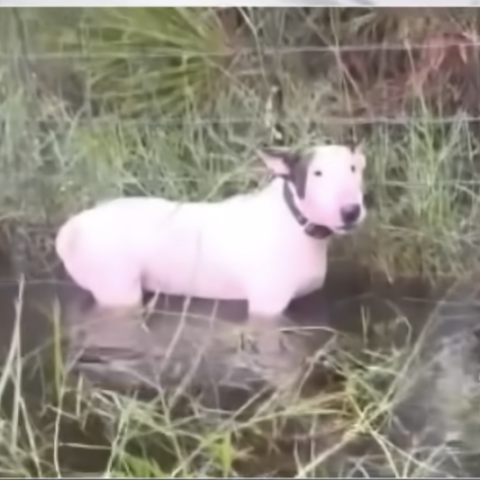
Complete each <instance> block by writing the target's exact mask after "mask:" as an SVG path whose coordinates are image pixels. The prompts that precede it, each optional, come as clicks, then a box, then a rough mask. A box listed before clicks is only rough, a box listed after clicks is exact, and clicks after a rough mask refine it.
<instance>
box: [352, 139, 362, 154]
mask: <svg viewBox="0 0 480 480" xmlns="http://www.w3.org/2000/svg"><path fill="white" fill-rule="evenodd" d="M363 146H364V141H363V140H358V139H353V140H352V141H351V143H350V149H351V151H352V153H353V154H354V155H363Z"/></svg>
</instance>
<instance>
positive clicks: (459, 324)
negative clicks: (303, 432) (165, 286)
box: [0, 267, 480, 476]
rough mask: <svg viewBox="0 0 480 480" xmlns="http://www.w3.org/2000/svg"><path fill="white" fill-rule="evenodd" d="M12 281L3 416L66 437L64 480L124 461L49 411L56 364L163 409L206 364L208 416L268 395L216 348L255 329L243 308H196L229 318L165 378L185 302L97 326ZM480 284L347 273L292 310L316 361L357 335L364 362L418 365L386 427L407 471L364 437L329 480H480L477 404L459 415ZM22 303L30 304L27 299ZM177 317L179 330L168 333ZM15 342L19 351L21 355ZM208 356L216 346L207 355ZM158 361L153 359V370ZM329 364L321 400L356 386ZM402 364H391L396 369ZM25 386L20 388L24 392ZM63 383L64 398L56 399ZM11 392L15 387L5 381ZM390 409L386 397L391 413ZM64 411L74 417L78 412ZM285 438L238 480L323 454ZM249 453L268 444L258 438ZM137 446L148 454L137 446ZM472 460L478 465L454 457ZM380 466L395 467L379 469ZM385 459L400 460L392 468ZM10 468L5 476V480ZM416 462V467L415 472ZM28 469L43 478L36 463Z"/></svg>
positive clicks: (7, 289)
mask: <svg viewBox="0 0 480 480" xmlns="http://www.w3.org/2000/svg"><path fill="white" fill-rule="evenodd" d="M4 278H5V280H3V281H1V283H0V311H1V312H2V321H1V322H0V355H1V357H2V361H3V362H4V363H5V364H7V366H8V367H7V368H8V369H9V370H10V371H11V372H14V371H17V368H18V371H17V373H16V374H15V375H13V374H11V377H12V378H11V379H10V381H9V382H8V386H7V387H4V388H2V389H1V391H2V392H3V394H2V402H3V406H4V411H5V412H6V415H7V416H10V417H12V416H13V417H15V418H17V419H18V418H19V416H20V417H21V416H22V415H23V416H27V415H28V418H29V419H30V420H29V422H30V421H31V422H32V425H35V429H37V430H38V435H39V436H44V437H45V438H47V437H48V438H51V439H53V438H55V439H56V441H55V443H56V447H55V448H53V447H52V446H50V447H49V448H45V449H44V453H43V455H44V456H45V458H44V461H45V462H46V463H45V464H47V463H49V464H50V463H52V464H56V470H57V471H58V470H59V469H60V470H61V472H62V473H63V474H64V475H67V474H73V473H95V472H101V471H103V470H104V469H105V468H106V467H107V464H108V459H109V458H110V454H111V435H110V434H109V433H108V432H106V431H105V422H104V421H102V420H101V419H99V418H97V417H98V416H95V415H91V414H89V415H87V416H85V415H81V418H80V417H77V418H73V417H72V415H73V414H71V415H70V418H63V419H62V420H61V421H54V419H57V420H58V418H59V417H58V415H56V414H55V412H54V410H52V409H49V408H46V405H47V404H49V403H52V402H53V400H52V398H53V397H55V395H57V394H58V378H59V371H58V368H59V363H58V362H56V363H55V362H54V361H53V360H52V359H57V360H58V359H59V358H60V357H61V358H62V361H63V363H65V364H66V365H67V367H69V368H70V367H71V368H72V373H71V375H69V376H70V377H71V378H72V383H74V382H75V381H77V380H78V378H79V373H80V376H81V378H84V379H86V382H87V384H88V385H91V386H92V388H93V386H95V385H96V386H103V387H105V388H107V387H108V388H112V389H116V390H121V391H123V392H128V395H130V396H131V395H133V393H132V392H133V391H134V390H139V391H141V392H142V393H144V394H145V395H149V397H148V398H151V396H152V394H153V393H152V392H153V391H154V390H155V388H157V391H158V384H159V383H160V385H161V386H160V390H166V389H168V388H173V387H174V384H175V382H177V383H179V381H180V380H183V379H184V378H185V376H186V373H185V372H186V371H187V370H188V372H190V371H191V367H192V365H191V364H189V365H187V366H185V365H186V363H188V362H187V360H186V359H191V357H196V358H198V359H199V360H198V362H197V363H196V364H195V367H196V370H195V374H194V375H193V376H192V378H191V384H192V385H193V387H194V389H193V391H195V392H196V393H197V394H198V396H199V398H202V399H203V400H202V401H203V403H204V404H205V405H207V407H206V408H210V409H212V408H215V409H217V410H218V409H221V410H223V411H230V412H232V411H236V410H238V409H239V408H241V406H242V404H244V403H245V402H247V401H248V399H249V398H250V397H252V395H254V394H256V393H258V391H259V390H260V389H261V388H263V387H262V379H261V378H260V377H259V376H258V375H256V374H254V373H252V370H251V368H250V367H248V366H245V365H243V364H242V366H241V367H235V368H233V369H232V368H228V365H227V364H228V363H229V362H230V360H231V359H232V358H233V357H232V354H231V351H227V350H225V349H224V350H222V349H220V348H219V343H220V342H219V341H217V340H214V341H213V343H212V338H214V339H215V338H216V337H215V335H216V334H218V332H219V331H220V330H222V328H224V327H223V326H222V327H221V326H220V325H229V327H228V328H231V325H235V324H241V323H242V320H243V318H244V317H245V313H246V306H245V305H244V304H243V303H242V302H222V303H220V304H219V303H215V304H214V302H206V301H200V300H195V301H193V303H190V304H189V306H188V315H187V317H189V318H190V317H194V316H195V315H201V316H202V317H205V315H207V316H208V317H210V320H211V317H212V316H213V317H216V318H217V320H214V321H213V322H210V323H209V324H208V325H209V327H208V328H210V330H209V329H208V328H206V326H205V323H201V324H196V323H195V321H193V322H192V323H188V321H190V320H188V321H187V328H186V330H185V331H187V332H188V331H189V332H190V333H188V334H183V333H182V335H183V337H184V338H183V337H182V339H181V340H180V341H179V343H178V344H176V351H177V353H175V352H169V360H170V359H172V358H173V360H172V361H171V362H170V364H171V365H170V367H168V368H166V369H164V370H162V371H161V372H160V373H159V372H158V371H153V370H152V364H156V363H158V358H160V357H161V358H162V359H164V358H165V357H166V354H165V350H166V348H167V347H166V343H169V344H171V339H172V338H173V337H175V336H176V333H175V332H177V329H173V328H171V327H170V326H168V325H172V324H173V323H175V322H176V323H178V318H179V312H181V311H182V309H183V308H184V305H183V300H182V299H172V298H170V299H165V298H161V299H160V300H159V302H160V303H161V307H162V311H163V313H161V314H154V315H153V320H152V321H151V322H150V320H149V324H148V326H147V328H145V325H141V324H140V323H139V322H135V321H133V320H132V318H127V319H125V318H123V319H118V318H115V319H114V320H112V319H110V320H102V321H101V322H100V323H99V322H97V323H91V319H89V318H87V317H88V315H86V314H84V312H85V311H87V310H88V308H89V307H88V298H87V297H85V295H84V294H83V293H81V292H79V290H78V289H77V288H76V287H73V286H71V285H68V284H65V283H59V282H54V281H47V280H43V281H29V282H26V283H25V284H22V285H19V284H17V283H15V282H12V281H8V279H7V278H8V272H5V274H4ZM477 280H478V283H477ZM477 284H478V285H480V276H479V277H478V278H477V277H476V276H472V277H470V278H468V279H465V281H464V283H463V284H461V285H457V286H456V287H455V288H454V289H453V290H448V289H447V285H445V286H442V287H439V288H437V289H435V290H432V289H430V288H428V287H427V286H426V285H425V284H424V283H422V282H419V281H409V282H407V281H405V282H402V283H398V284H396V285H387V284H385V283H383V282H373V283H372V282H371V281H370V279H369V278H368V277H367V276H365V275H364V274H362V273H358V274H355V275H353V274H352V273H351V270H349V269H348V268H345V267H344V268H340V267H338V268H332V270H331V273H330V274H329V279H328V282H327V286H326V288H325V289H324V290H323V291H322V292H315V293H314V294H311V295H309V296H308V297H305V298H302V299H298V300H296V301H295V302H293V303H292V305H291V306H290V308H289V310H288V312H287V317H288V318H289V320H290V322H291V323H292V324H295V325H296V326H301V327H303V328H305V327H309V328H310V329H312V327H314V328H315V333H311V335H310V334H309V336H308V337H307V340H306V341H305V342H306V343H305V345H306V347H305V348H306V349H310V350H309V352H310V353H311V352H313V351H318V350H319V349H320V350H321V349H322V348H323V347H324V346H325V345H327V344H328V345H330V344H331V342H332V338H333V337H334V336H335V332H343V333H346V334H348V335H347V336H344V335H342V338H348V339H350V340H352V339H353V340H354V342H353V343H352V345H353V344H355V345H356V347H354V348H357V349H358V351H359V353H360V354H362V352H361V350H362V349H364V350H365V349H367V348H368V350H369V351H371V352H375V351H381V350H382V351H383V352H384V355H385V352H390V353H387V356H388V355H390V357H392V358H393V357H394V356H395V355H397V354H398V352H401V351H404V350H408V355H407V356H405V357H402V358H405V359H406V360H405V362H404V364H403V365H397V367H395V368H398V369H399V370H398V372H394V373H398V374H396V375H393V376H394V377H395V376H396V377H397V378H396V380H397V381H398V385H397V386H396V388H395V392H396V394H395V401H394V400H391V404H392V407H391V410H392V412H393V413H392V414H391V415H390V416H389V419H388V420H385V419H383V420H382V425H381V426H379V428H381V429H382V430H383V431H384V432H386V433H385V435H386V436H387V437H388V438H389V439H390V441H391V442H392V443H391V448H392V451H393V450H395V449H396V451H399V449H400V448H401V449H402V452H407V453H405V454H404V456H403V463H402V459H401V457H402V455H400V454H399V455H397V456H396V457H395V458H397V457H398V458H399V459H400V460H398V462H400V463H401V465H400V464H398V465H397V464H395V462H394V461H393V460H392V459H393V457H394V455H392V456H390V457H389V455H386V453H385V451H382V448H383V449H384V447H382V448H379V443H378V442H377V443H376V444H375V442H373V443H372V441H371V439H369V440H367V439H364V440H362V438H361V437H362V436H361V435H360V440H359V439H358V438H357V439H356V440H355V441H352V442H348V445H345V448H338V449H336V451H335V452H333V453H332V454H331V455H329V458H328V462H327V461H325V462H324V463H325V468H326V469H327V470H326V473H328V474H329V475H331V476H343V475H350V476H351V475H355V476H366V475H367V474H368V475H371V476H374V475H378V476H401V475H404V476H442V475H448V473H451V474H455V475H460V474H461V473H467V474H471V475H475V474H480V465H478V464H477V465H476V464H475V462H473V461H471V457H473V456H475V455H476V448H477V447H476V445H478V448H479V449H480V441H478V440H479V437H478V432H477V430H478V428H477V427H476V424H475V420H474V418H476V416H475V414H474V412H473V413H472V409H473V410H475V403H474V401H473V400H472V401H470V400H469V402H467V403H468V405H467V407H468V408H467V407H465V408H463V406H462V408H461V409H460V408H459V406H460V405H463V404H464V401H465V400H466V399H467V400H468V399H471V398H474V396H475V395H474V394H475V393H476V383H477V382H476V380H477V378H478V373H477V371H478V370H479V369H478V368H477V358H476V348H477V345H476V342H477V339H476V336H475V331H476V323H478V318H479V317H478V315H477V312H476V294H477V292H476V288H475V287H476V285H477ZM447 290H448V291H447ZM19 292H21V295H19ZM445 295H447V297H445ZM19 298H21V301H18V299H19ZM441 299H444V300H443V302H440V300H441ZM57 300H61V304H62V305H63V307H64V309H63V310H57V312H60V311H61V312H62V313H61V314H60V315H59V316H58V319H59V320H60V322H59V323H57V322H55V321H52V318H53V316H54V315H53V314H52V312H53V311H54V310H52V308H53V307H52V305H54V304H56V303H55V302H56V301H57ZM65 306H66V308H65ZM157 307H158V303H157ZM19 312H20V313H21V314H20V313H19ZM82 312H83V313H82ZM212 312H214V313H212ZM155 315H157V316H155ZM169 316H170V317H172V318H173V320H174V322H171V321H170V322H169V321H168V318H167V317H169ZM218 318H220V319H221V320H218ZM15 319H17V321H16V320H15ZM19 319H20V320H19ZM97 320H98V319H97ZM170 320H171V319H170ZM16 327H18V329H17V328H16ZM77 327H78V328H77ZM427 327H428V328H427ZM225 328H227V327H225ZM59 332H63V333H62V335H63V336H64V337H65V336H67V337H68V339H67V341H66V342H60V343H58V342H53V341H52V340H53V338H54V337H55V336H57V337H58V334H59ZM72 332H75V333H74V334H72ZM319 332H320V333H319ZM12 339H13V340H12ZM16 339H19V342H16ZM167 340H168V342H167ZM177 340H178V339H177ZM203 340H205V342H203ZM12 342H13V343H12ZM209 342H210V343H209ZM12 344H13V345H14V346H15V347H16V349H12ZM199 344H202V346H203V350H201V352H200V350H199V349H198V345H199ZM52 345H54V346H52ZM59 345H60V346H61V348H59ZM352 348H353V347H352ZM415 348H417V350H415ZM14 350H15V351H14ZM333 351H334V349H333ZM158 352H160V353H158ZM199 352H200V353H199ZM412 352H415V353H416V355H413V354H412ZM147 353H148V355H147ZM149 355H151V357H152V358H147V357H148V356H149ZM158 355H160V357H159V356H158ZM325 356H326V357H328V358H327V360H328V361H327V360H325V358H323V359H322V360H321V361H319V362H317V368H316V369H315V374H313V375H312V376H311V377H310V378H309V380H308V381H307V382H306V383H305V385H304V386H305V389H304V395H305V396H306V397H307V398H316V397H318V396H320V395H322V391H323V390H324V389H328V388H331V385H332V384H333V383H335V382H344V383H345V378H343V377H345V376H347V377H348V376H349V375H350V373H348V372H345V371H344V372H343V373H339V372H338V370H335V372H334V373H335V375H330V374H331V373H332V372H331V370H332V369H331V364H330V363H329V361H330V360H331V358H330V357H332V358H334V359H335V358H336V357H335V353H331V354H330V353H329V354H328V355H327V354H325ZM200 357H201V358H200ZM342 358H346V357H342ZM372 358H374V355H373V353H371V354H370V355H369V359H370V360H369V361H370V364H369V365H367V367H365V365H364V366H363V368H364V369H365V368H367V370H368V369H370V370H372V371H373V370H375V368H377V369H381V368H386V367H385V366H380V365H379V364H378V363H377V364H376V363H375V360H372ZM399 358H400V357H399ZM20 360H21V361H20ZM387 363H388V362H387ZM383 365H385V363H384V364H383ZM392 365H393V363H390V368H392ZM20 368H21V369H22V373H21V375H20V373H19V371H20V370H19V369H20ZM182 368H183V370H182ZM351 372H353V370H352V371H351ZM390 373H391V372H390ZM342 375H343V377H342ZM351 375H353V373H351ZM368 375H370V376H368ZM368 375H366V376H365V375H364V376H363V377H362V378H364V379H367V380H366V383H367V384H368V382H369V380H368V379H369V378H371V379H372V381H373V379H374V376H372V375H371V374H370V373H368ZM380 376H381V375H380ZM390 376H392V375H390ZM20 377H21V384H20V385H19V384H18V382H17V381H16V380H18V378H20ZM340 377H342V378H340ZM377 377H378V375H377V376H375V379H376V378H377ZM348 381H350V383H351V379H348V378H347V383H348ZM375 381H376V380H375ZM56 382H57V390H55V388H53V387H52V385H54V384H56ZM0 383H1V384H2V385H3V380H0ZM367 386H368V385H367ZM213 387H215V388H213ZM362 388H363V387H362ZM55 391H56V392H57V393H55ZM20 398H22V399H23V400H24V401H25V412H28V414H27V413H25V412H24V413H23V414H22V415H20V414H19V407H18V405H19V399H20ZM66 398H67V397H66ZM146 398H147V397H146ZM475 398H476V397H475ZM381 401H382V399H381V398H380V397H379V400H378V402H381ZM67 404H68V405H69V408H71V409H72V411H74V410H75V409H76V408H77V406H76V404H75V395H73V396H70V397H69V399H68V400H65V405H67ZM65 405H63V408H65V409H66V408H67V407H66V406H65ZM22 408H23V407H22ZM469 409H470V410H469ZM219 415H220V414H219ZM20 423H21V422H20ZM25 423H26V422H25ZM479 424H480V423H479ZM29 428H30V427H29ZM107 430H108V429H107ZM287 430H288V429H287ZM287 430H286V431H287ZM110 433H111V432H110ZM277 437H278V435H277ZM277 437H276V440H275V442H276V444H277V452H276V453H275V454H272V453H271V451H269V452H268V453H267V451H266V450H265V446H264V445H263V446H262V445H261V442H260V444H259V445H258V448H256V447H255V448H254V457H255V458H256V460H255V461H254V460H249V461H248V462H242V461H241V460H240V461H239V462H238V465H237V467H236V468H237V471H238V472H240V474H243V475H254V474H258V473H259V472H261V473H262V474H266V472H267V471H275V473H276V474H277V475H287V476H288V475H292V474H293V473H294V472H295V471H296V466H295V462H296V461H297V460H298V459H297V460H295V459H296V458H297V457H298V451H297V447H298V446H299V444H300V443H302V442H303V446H304V447H305V448H307V447H306V445H307V444H308V448H310V450H311V449H312V442H313V440H312V439H307V440H302V442H299V441H298V436H297V437H295V436H291V437H290V436H288V435H287V434H285V436H283V437H282V436H281V435H280V438H278V439H277ZM248 441H249V442H250V443H251V444H252V445H256V440H254V439H250V440H248ZM313 443H315V444H316V447H315V452H314V455H313V456H312V455H311V456H310V460H311V459H312V458H317V457H319V456H321V451H322V446H321V442H320V441H319V440H318V439H316V440H315V442H313ZM327 443H328V442H327ZM382 445H383V446H384V445H385V444H384V443H383V444H382ZM132 448H133V449H134V450H135V447H132ZM252 448H253V447H252ZM308 448H307V449H308ZM325 448H327V447H325ZM389 448H390V447H389ZM459 448H460V449H461V450H462V451H464V452H467V453H469V456H465V455H460V454H457V453H455V455H452V452H454V451H455V452H456V451H457V450H458V449H459ZM413 449H414V450H415V452H416V453H415V455H413V453H412V452H413ZM408 452H409V453H408ZM310 453H311V452H310ZM417 453H418V455H417ZM149 455H150V454H149ZM152 455H153V454H152ZM405 455H410V456H411V459H409V461H407V460H406V459H405ZM154 456H155V458H156V459H157V460H159V461H160V462H164V463H165V462H167V463H168V462H171V461H174V460H172V459H171V458H170V457H171V455H170V454H168V455H167V453H165V452H162V454H161V455H160V457H161V458H158V456H159V454H158V449H157V453H156V454H155V455H154ZM0 457H1V454H0ZM380 457H382V459H383V460H379V458H380ZM385 457H389V459H387V460H385ZM414 457H415V458H414ZM167 458H168V459H169V460H168V461H167ZM359 459H362V461H361V462H360V461H359ZM459 459H461V461H460V460H459ZM306 462H307V463H308V460H307V461H306ZM422 462H423V463H422ZM2 463H3V462H0V469H2V470H3V467H2ZM27 463H32V461H31V460H30V461H29V462H27ZM311 463H312V469H311V471H310V472H309V473H310V474H311V475H313V474H317V475H319V474H320V470H318V469H315V468H314V466H313V463H314V462H311ZM408 463H410V464H411V465H410V467H408V468H409V469H408V471H406V470H405V469H406V467H405V465H406V464H408ZM394 464H395V465H394ZM11 468H13V467H11V466H10V467H8V469H7V467H5V471H4V472H3V474H6V473H11V474H12V475H14V474H15V472H14V471H13V470H9V469H11ZM28 468H29V469H31V470H30V471H32V472H39V467H38V465H36V466H35V462H33V465H30V466H29V467H28ZM45 468H46V470H42V472H43V474H44V475H45V474H46V473H45V472H49V473H52V470H51V469H50V470H48V468H49V467H48V468H47V467H45ZM166 468H167V467H165V469H166ZM167 471H168V470H167ZM324 471H325V470H324ZM304 473H305V472H304ZM17 474H18V472H17ZM305 475H306V473H305Z"/></svg>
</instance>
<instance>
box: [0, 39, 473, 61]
mask: <svg viewBox="0 0 480 480" xmlns="http://www.w3.org/2000/svg"><path fill="white" fill-rule="evenodd" d="M449 47H456V48H459V49H463V48H467V47H468V48H479V47H480V40H479V41H478V42H476V41H475V42H474V41H472V42H470V41H469V42H459V41H448V42H444V43H437V44H411V43H407V42H406V43H404V44H401V43H398V44H394V43H379V44H366V45H361V44H351V45H341V44H339V45H325V46H318V45H304V46H298V47H296V46H279V47H263V46H259V47H257V48H255V47H248V48H247V47H239V48H235V49H232V48H225V49H224V50H221V51H218V50H217V51H204V50H201V51H200V50H189V49H188V48H187V49H183V48H182V49H181V50H180V49H178V48H171V49H168V48H165V47H161V48H158V50H157V49H156V51H155V52H145V51H139V50H138V51H135V50H129V49H126V50H118V51H115V50H113V51H111V52H97V53H92V52H72V51H63V52H54V51H52V52H35V54H34V57H35V58H38V59H63V60H65V59H76V58H99V59H101V58H119V57H120V58H121V57H122V56H124V55H126V56H129V57H131V58H132V59H148V58H162V57H167V56H172V55H183V56H185V57H192V58H194V57H227V56H232V55H259V54H261V55H289V54H299V53H300V54H301V53H357V52H378V51H387V52H388V51H406V52H411V51H425V50H431V51H438V50H445V48H449ZM13 57H14V56H13V54H11V53H8V52H1V53H0V59H10V58H13Z"/></svg>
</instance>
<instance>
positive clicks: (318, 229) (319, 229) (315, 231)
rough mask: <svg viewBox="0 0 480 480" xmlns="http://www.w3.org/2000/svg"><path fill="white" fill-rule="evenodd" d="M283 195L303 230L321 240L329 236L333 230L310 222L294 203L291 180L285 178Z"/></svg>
mask: <svg viewBox="0 0 480 480" xmlns="http://www.w3.org/2000/svg"><path fill="white" fill-rule="evenodd" d="M283 197H284V198H285V202H286V204H287V206H288V209H289V210H290V212H292V215H293V217H294V218H295V220H296V221H297V222H298V224H299V225H300V226H302V227H304V228H303V230H304V232H305V233H306V234H307V235H308V236H309V237H312V238H316V239H318V240H322V239H325V238H328V237H330V236H331V235H332V234H333V232H332V230H331V229H330V228H328V227H325V226H324V225H317V224H315V223H311V222H310V221H309V220H308V219H307V218H306V217H305V216H304V215H303V213H302V212H301V211H300V209H299V208H298V207H297V205H296V204H295V199H294V198H293V193H292V188H291V182H290V181H289V180H287V179H285V181H284V182H283Z"/></svg>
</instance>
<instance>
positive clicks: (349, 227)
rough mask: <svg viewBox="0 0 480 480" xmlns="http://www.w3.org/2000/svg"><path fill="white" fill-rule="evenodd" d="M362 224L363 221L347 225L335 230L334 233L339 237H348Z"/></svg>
mask: <svg viewBox="0 0 480 480" xmlns="http://www.w3.org/2000/svg"><path fill="white" fill-rule="evenodd" d="M361 224H362V221H361V220H360V221H357V222H354V223H346V224H343V225H341V226H339V227H337V228H334V229H333V232H334V233H335V234H337V235H348V234H349V233H352V232H353V231H354V230H356V229H357V228H358V227H359V226H360V225H361Z"/></svg>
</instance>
